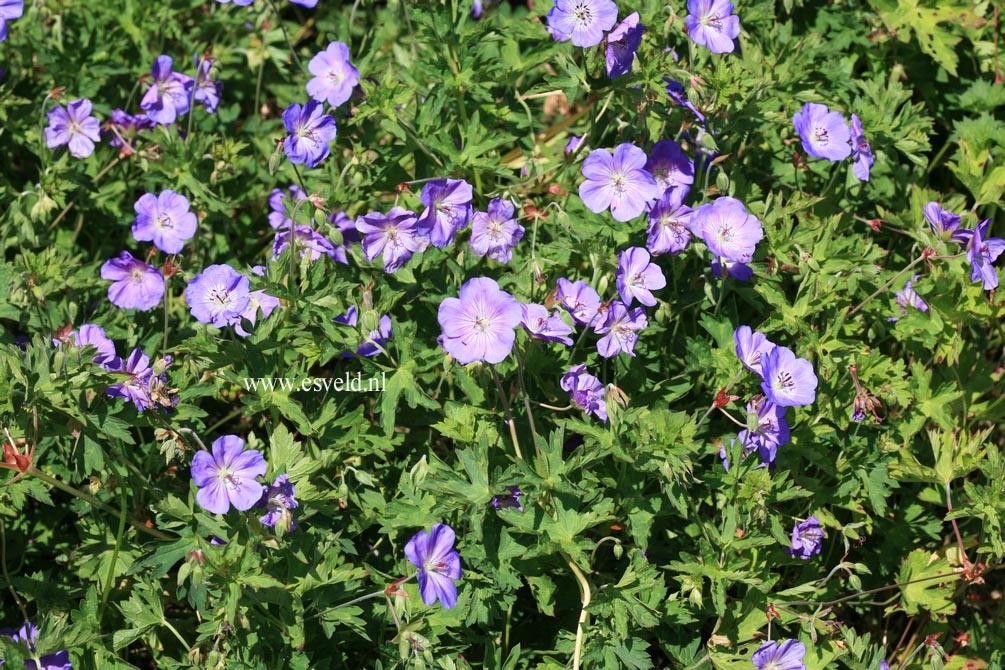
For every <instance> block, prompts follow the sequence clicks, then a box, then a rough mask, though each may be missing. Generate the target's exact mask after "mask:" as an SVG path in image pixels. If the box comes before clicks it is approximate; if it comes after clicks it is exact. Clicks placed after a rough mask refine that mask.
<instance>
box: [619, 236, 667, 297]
mask: <svg viewBox="0 0 1005 670" xmlns="http://www.w3.org/2000/svg"><path fill="white" fill-rule="evenodd" d="M616 280H617V286H618V294H619V295H620V296H621V299H622V300H623V301H624V303H625V306H626V307H631V304H632V300H633V299H635V300H638V301H639V302H640V303H642V304H643V305H646V306H647V307H652V306H653V305H655V304H656V298H655V296H653V291H658V290H659V289H661V288H663V287H664V286H666V285H667V280H666V277H664V276H663V271H662V270H660V266H658V265H656V264H655V263H651V262H650V256H649V252H648V251H646V250H645V249H643V248H642V247H631V248H630V249H626V250H624V251H622V252H621V253H620V254H619V255H618V272H617V275H616Z"/></svg>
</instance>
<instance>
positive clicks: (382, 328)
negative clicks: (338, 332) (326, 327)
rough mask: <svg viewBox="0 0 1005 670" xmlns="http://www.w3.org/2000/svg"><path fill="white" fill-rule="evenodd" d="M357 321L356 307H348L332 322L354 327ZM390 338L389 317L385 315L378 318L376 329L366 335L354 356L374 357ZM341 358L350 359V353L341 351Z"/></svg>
mask: <svg viewBox="0 0 1005 670" xmlns="http://www.w3.org/2000/svg"><path fill="white" fill-rule="evenodd" d="M358 319H359V312H358V311H357V310H356V305H349V309H348V310H346V313H345V314H342V315H341V316H336V317H335V319H334V321H335V323H341V324H344V325H346V326H355V325H356V324H357V323H358ZM390 337H391V317H390V316H388V315H386V314H385V315H384V316H382V317H380V321H378V322H377V327H376V328H375V329H374V330H371V331H370V332H369V333H367V336H366V341H365V342H360V344H359V346H358V347H356V355H357V356H376V355H377V354H379V353H381V352H382V351H384V345H385V343H386V342H387V340H388V339H390ZM342 358H352V353H351V352H349V351H343V352H342Z"/></svg>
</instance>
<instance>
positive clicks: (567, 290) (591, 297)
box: [555, 277, 600, 326]
mask: <svg viewBox="0 0 1005 670" xmlns="http://www.w3.org/2000/svg"><path fill="white" fill-rule="evenodd" d="M555 299H556V300H558V302H559V303H560V304H561V305H562V307H564V308H565V309H566V310H567V311H568V312H569V314H572V319H573V320H574V321H575V322H576V323H578V324H581V325H584V326H586V325H589V324H590V323H591V322H592V321H593V319H594V317H596V316H597V310H599V309H600V294H599V293H597V292H596V291H594V290H593V289H592V288H590V286H589V284H587V283H586V282H585V281H582V280H579V281H575V282H570V281H569V280H568V279H565V278H564V277H563V278H561V279H559V280H558V289H557V291H556V293H555Z"/></svg>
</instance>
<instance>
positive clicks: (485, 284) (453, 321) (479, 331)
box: [437, 277, 523, 365]
mask: <svg viewBox="0 0 1005 670" xmlns="http://www.w3.org/2000/svg"><path fill="white" fill-rule="evenodd" d="M522 316H523V310H522V309H521V308H520V303H519V302H517V300H516V298H514V297H513V296H511V295H510V294H509V293H506V292H505V291H503V290H501V289H500V288H499V284H497V283H496V281H495V280H494V279H489V278H488V277H476V278H474V279H469V280H468V281H466V282H465V283H464V285H463V286H461V291H460V297H458V298H445V299H444V300H443V302H441V303H440V308H439V312H438V314H437V321H439V323H440V327H441V328H442V329H443V342H442V345H443V349H444V351H446V352H447V353H448V354H450V355H451V356H453V357H454V358H455V359H457V362H458V363H461V364H462V365H466V364H468V363H473V362H475V361H485V362H486V363H499V362H501V361H502V360H503V359H505V358H506V357H507V356H509V354H510V351H512V350H513V342H514V341H515V340H516V332H515V330H514V329H515V328H516V327H517V326H518V325H520V320H521V318H522Z"/></svg>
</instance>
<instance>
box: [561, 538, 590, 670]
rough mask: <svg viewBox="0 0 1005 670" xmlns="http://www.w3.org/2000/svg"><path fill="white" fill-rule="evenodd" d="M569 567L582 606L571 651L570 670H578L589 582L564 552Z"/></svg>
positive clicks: (588, 599) (581, 651)
mask: <svg viewBox="0 0 1005 670" xmlns="http://www.w3.org/2000/svg"><path fill="white" fill-rule="evenodd" d="M562 556H563V557H564V558H565V560H566V562H567V563H568V564H569V567H570V568H571V569H572V573H573V574H574V575H575V576H576V581H578V582H579V594H580V598H581V600H580V602H581V603H582V608H581V609H580V610H579V621H578V622H577V623H576V646H575V648H574V649H573V652H572V670H579V662H580V660H581V659H582V656H583V636H584V631H583V627H584V626H585V625H586V608H587V607H589V606H590V598H591V593H590V583H589V582H588V581H586V575H584V574H583V571H582V570H580V569H579V566H578V565H576V562H575V561H573V560H572V557H571V556H569V555H568V554H566V553H564V552H563V553H562Z"/></svg>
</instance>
